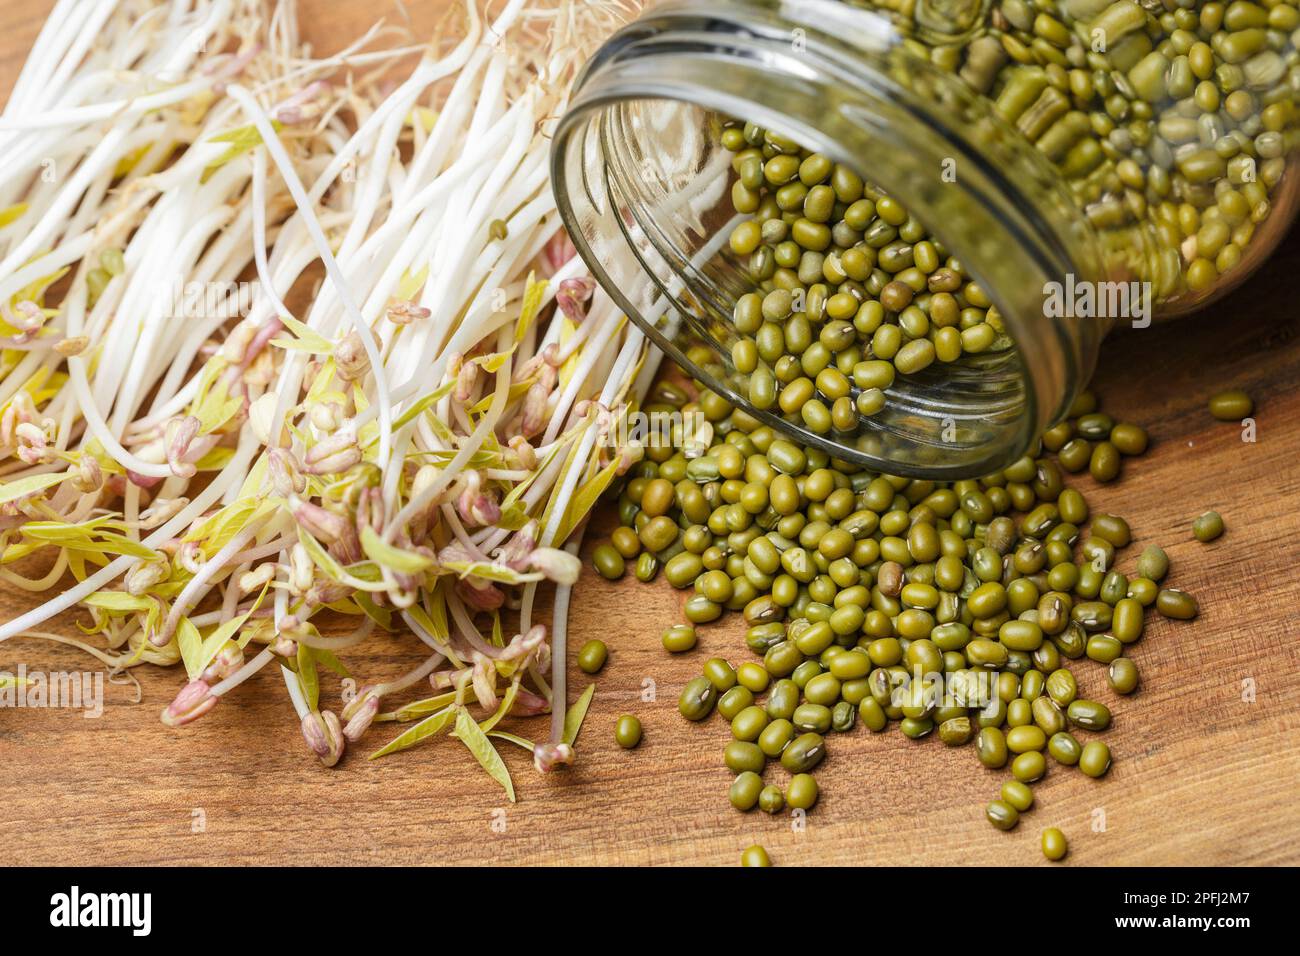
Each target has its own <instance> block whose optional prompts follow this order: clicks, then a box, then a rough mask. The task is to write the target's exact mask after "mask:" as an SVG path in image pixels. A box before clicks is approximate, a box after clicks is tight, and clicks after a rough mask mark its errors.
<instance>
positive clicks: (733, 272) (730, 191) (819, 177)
mask: <svg viewBox="0 0 1300 956" xmlns="http://www.w3.org/2000/svg"><path fill="white" fill-rule="evenodd" d="M1297 26H1300V13H1298V12H1297V9H1296V7H1294V6H1291V5H1289V4H1286V3H1275V4H1271V5H1270V4H1267V3H1263V4H1254V3H1249V2H1245V0H1236V2H1233V3H1230V4H1217V3H1192V2H1185V3H1183V4H1181V5H1179V4H1175V3H1172V2H1165V3H1161V2H1159V0H1153V2H1150V3H1147V4H1145V5H1144V4H1139V3H1135V2H1133V0H1114V2H1109V3H1106V2H1100V0H1065V2H1059V3H1057V2H1050V0H987V2H977V0H946V2H945V0H899V2H897V3H889V4H887V3H882V2H879V0H877V2H871V3H866V2H859V0H785V2H776V0H771V2H766V0H704V2H698V0H697V2H691V3H669V4H665V5H662V6H658V7H654V8H652V9H651V10H650V11H648V12H647V13H646V14H645V15H644V16H643V17H642V18H641V19H640V20H638V21H637V22H635V23H633V24H631V25H630V26H629V27H627V28H626V29H624V30H623V31H622V32H620V33H619V34H618V35H616V36H615V37H613V38H612V39H611V40H610V41H609V42H608V43H607V44H606V45H605V46H604V47H603V48H602V50H601V51H600V53H599V54H598V55H597V56H596V57H595V58H594V59H593V61H592V63H591V64H589V66H588V68H587V71H586V72H585V74H584V75H583V77H582V78H581V79H580V81H579V84H578V87H577V89H576V91H575V96H574V101H573V106H572V108H571V110H570V112H569V114H568V115H567V116H566V117H565V118H564V120H563V121H562V123H561V125H560V128H559V131H558V133H557V137H556V145H555V153H554V164H553V172H554V179H555V185H556V188H557V192H558V194H559V197H560V206H561V212H562V214H563V215H564V216H565V219H566V223H567V225H568V226H569V230H570V233H571V234H572V235H573V238H574V241H575V243H576V244H577V246H578V249H579V252H580V253H581V254H582V255H583V256H584V258H585V259H586V260H587V262H588V263H589V264H590V265H591V266H592V268H593V270H594V272H595V273H596V275H597V277H598V278H600V279H601V281H602V282H603V284H604V285H605V286H606V288H607V289H609V290H610V291H611V293H612V294H614V295H615V297H616V298H618V299H619V300H620V302H621V303H622V305H623V307H624V308H625V309H626V310H627V311H628V314H629V315H630V316H632V317H633V318H634V319H636V320H637V321H638V322H640V323H641V324H642V326H643V327H645V328H646V329H647V330H648V332H649V333H650V334H651V335H652V337H653V338H654V339H655V341H656V342H657V343H658V344H659V345H660V346H661V347H663V348H665V349H666V350H667V351H668V353H669V354H670V355H671V356H672V357H673V358H675V359H676V360H677V361H679V362H681V363H682V364H683V365H685V366H686V367H687V369H688V370H689V371H690V372H691V373H692V374H694V375H696V376H697V377H700V378H701V379H702V380H704V381H705V382H706V383H707V384H709V385H710V387H713V388H715V389H716V390H717V391H719V392H721V393H722V394H724V395H726V396H727V397H728V398H729V399H731V400H732V401H734V402H736V403H737V404H739V405H741V406H742V407H745V408H746V409H747V410H748V411H750V412H751V413H752V414H754V415H756V416H757V417H759V418H760V419H763V420H764V421H766V422H768V423H769V424H773V425H779V426H780V427H783V428H784V429H785V430H787V431H788V432H791V433H793V434H794V435H796V437H798V438H799V439H800V440H802V441H804V442H805V443H807V444H812V445H820V446H822V447H824V448H826V449H827V450H828V451H830V452H831V453H832V454H835V455H837V456H838V457H841V458H846V459H850V460H855V461H858V462H860V463H864V464H867V465H869V466H871V467H875V468H878V469H880V470H883V471H887V472H891V473H896V474H907V475H919V476H927V477H934V478H952V477H960V476H971V475H979V474H984V473H987V472H989V471H992V470H994V469H995V468H998V467H1001V466H1003V465H1005V464H1006V463H1008V462H1009V461H1012V460H1014V459H1015V458H1017V457H1019V455H1021V454H1022V453H1023V452H1024V451H1025V449H1026V448H1027V447H1028V446H1029V444H1030V443H1031V442H1032V441H1033V439H1034V437H1035V436H1036V435H1037V434H1038V433H1039V432H1040V431H1041V430H1042V428H1044V427H1045V426H1047V425H1048V424H1050V423H1051V422H1052V421H1054V420H1056V419H1057V418H1059V417H1060V415H1061V414H1063V412H1064V409H1065V408H1066V407H1068V405H1069V402H1070V401H1071V399H1072V398H1073V396H1074V394H1075V393H1076V392H1077V391H1078V390H1079V389H1080V388H1081V387H1082V386H1083V385H1084V384H1086V381H1087V379H1088V377H1089V376H1090V374H1091V370H1092V365H1093V362H1094V361H1095V357H1096V351H1097V345H1098V343H1099V341H1100V339H1101V337H1102V335H1104V334H1105V332H1106V331H1107V330H1108V329H1109V328H1110V327H1111V326H1112V325H1114V324H1116V323H1133V324H1135V325H1139V326H1141V325H1143V324H1145V323H1146V322H1147V321H1149V319H1150V317H1151V313H1152V311H1154V312H1155V313H1156V314H1173V313H1177V312H1181V311H1186V310H1188V309H1191V308H1195V307H1197V306H1200V305H1204V304H1205V303H1207V302H1208V301H1210V300H1212V299H1213V298H1215V297H1217V296H1218V295H1220V294H1222V293H1223V292H1224V291H1225V290H1226V289H1228V288H1229V287H1231V286H1232V285H1235V284H1236V283H1237V282H1239V281H1240V280H1241V278H1242V277H1244V276H1245V275H1246V274H1247V273H1248V272H1249V271H1250V269H1251V268H1252V267H1253V266H1254V265H1255V264H1257V263H1258V262H1259V261H1260V260H1261V259H1262V258H1263V257H1264V256H1266V255H1267V253H1268V252H1269V251H1271V249H1272V248H1273V246H1274V245H1275V243H1276V241H1277V239H1278V238H1279V237H1280V235H1281V233H1282V232H1283V231H1284V230H1285V228H1286V226H1287V224H1288V223H1289V221H1290V219H1291V218H1292V215H1293V211H1294V206H1295V185H1294V184H1295V180H1296V176H1295V175H1294V174H1290V173H1289V172H1288V166H1289V164H1290V163H1291V161H1292V157H1293V155H1294V152H1295V145H1296V118H1297V117H1296V111H1297V97H1298V96H1300V93H1298V92H1297V91H1298V90H1300V58H1298V57H1297V53H1296V50H1295V43H1294V36H1295V33H1296V30H1297ZM886 366H887V367H886ZM882 403H883V404H882Z"/></svg>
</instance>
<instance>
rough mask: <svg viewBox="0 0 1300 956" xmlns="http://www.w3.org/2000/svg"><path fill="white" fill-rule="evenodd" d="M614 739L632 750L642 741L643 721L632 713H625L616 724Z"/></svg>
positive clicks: (623, 746) (624, 747) (625, 748)
mask: <svg viewBox="0 0 1300 956" xmlns="http://www.w3.org/2000/svg"><path fill="white" fill-rule="evenodd" d="M614 740H615V741H617V742H618V745H619V746H620V747H622V748H623V749H624V750H631V749H632V748H633V747H635V746H637V745H638V744H639V743H641V721H639V720H637V718H636V717H634V716H632V715H631V714H624V715H623V716H622V717H620V718H619V719H618V722H617V723H616V724H615V725H614Z"/></svg>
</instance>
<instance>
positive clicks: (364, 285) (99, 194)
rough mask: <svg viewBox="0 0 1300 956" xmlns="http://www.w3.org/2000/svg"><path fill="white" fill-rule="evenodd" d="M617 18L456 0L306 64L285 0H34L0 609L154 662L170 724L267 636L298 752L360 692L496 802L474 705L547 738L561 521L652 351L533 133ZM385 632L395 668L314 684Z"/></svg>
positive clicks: (8, 271)
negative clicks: (326, 695)
mask: <svg viewBox="0 0 1300 956" xmlns="http://www.w3.org/2000/svg"><path fill="white" fill-rule="evenodd" d="M628 12H629V11H628V10H627V9H626V8H625V5H624V4H622V3H619V2H614V0H600V2H593V0H497V2H494V3H489V4H487V5H486V7H485V6H484V4H483V3H482V2H481V0H463V2H461V3H460V4H459V5H457V6H456V7H455V8H454V9H453V10H452V12H451V14H450V15H449V17H448V19H447V20H446V21H445V22H444V23H443V25H442V28H441V29H440V30H439V32H438V35H437V36H435V37H434V38H433V39H432V40H429V41H427V42H423V43H420V44H418V45H409V39H408V40H407V41H406V42H407V43H408V45H402V43H401V42H399V41H401V40H402V37H401V36H400V33H401V31H400V30H397V29H396V28H393V27H383V26H377V27H376V28H374V29H372V30H371V31H370V32H369V33H367V34H366V35H365V36H362V37H361V38H360V39H359V40H358V41H357V42H356V43H354V44H352V45H350V46H348V47H347V48H346V49H344V50H343V51H342V52H340V53H339V54H337V55H335V56H331V57H327V58H315V57H314V56H313V54H312V53H311V51H310V50H309V49H308V48H306V47H305V46H304V45H303V44H302V43H301V42H300V41H299V39H298V30H297V24H296V19H295V12H294V9H293V6H292V4H291V3H288V2H282V3H279V4H276V5H274V6H272V5H271V4H270V3H268V2H262V0H154V2H149V0H100V2H97V3H84V2H79V0H60V2H59V3H58V4H57V6H56V9H55V10H54V12H53V13H52V14H51V16H50V18H49V20H48V22H47V23H46V25H45V28H44V30H43V31H42V33H41V34H40V38H39V39H38V40H37V42H36V45H35V47H34V48H33V50H32V53H31V56H30V58H29V59H28V61H27V63H26V65H25V67H24V69H23V71H22V75H21V76H20V78H19V80H18V82H17V85H16V87H15V89H14V91H13V94H12V96H11V97H10V99H9V102H8V105H7V106H6V108H5V111H4V113H3V115H2V116H0V153H2V154H3V155H4V157H5V161H4V163H3V165H0V578H2V579H3V581H4V583H5V585H7V586H9V587H10V588H13V587H18V588H23V589H27V590H30V591H33V592H37V593H39V594H41V595H42V596H43V597H47V598H48V599H47V600H45V603H43V604H41V605H40V606H39V607H36V608H35V609H34V610H31V611H29V612H28V613H25V614H22V615H20V616H18V617H16V618H14V619H13V620H11V621H9V622H7V623H5V624H4V625H3V626H0V641H4V640H7V639H9V638H13V637H17V636H26V637H30V636H44V637H47V638H52V639H54V640H59V641H62V642H63V643H70V644H74V645H76V646H78V647H81V648H83V649H85V650H89V651H90V652H92V653H94V654H95V655H96V656H97V657H99V658H100V659H101V660H102V661H103V662H104V663H105V664H106V665H107V666H109V667H110V668H111V669H112V670H113V671H114V672H122V671H124V670H126V669H128V668H131V667H133V666H135V665H137V664H140V663H151V664H158V665H173V664H180V665H182V666H183V667H184V668H185V670H186V673H187V675H188V682H187V683H185V684H184V686H183V687H182V689H181V690H180V692H179V693H178V694H177V696H176V698H175V700H174V701H172V702H171V703H170V704H169V705H168V706H167V707H166V708H165V710H164V711H163V714H162V719H163V721H164V722H165V723H167V724H169V725H180V724H185V723H187V722H189V721H192V720H194V719H196V718H198V717H200V716H202V715H203V714H205V713H207V712H208V711H211V710H212V709H213V707H215V705H216V704H217V703H218V702H219V701H220V700H221V699H222V698H223V697H224V696H226V695H227V694H229V693H231V692H232V691H234V690H235V689H236V688H237V687H239V686H240V685H241V684H243V683H244V682H245V681H246V680H247V679H248V678H249V677H250V676H252V675H253V674H255V673H256V672H258V671H259V670H261V669H262V668H264V667H266V666H268V665H274V666H277V667H278V668H279V669H280V672H281V674H282V675H283V678H284V684H285V687H286V688H287V692H288V697H289V698H290V700H291V701H292V705H293V707H294V709H295V710H296V712H297V715H298V719H299V720H300V722H301V726H302V732H303V736H304V738H305V740H306V742H307V744H308V746H309V747H310V749H311V750H312V751H313V752H314V753H315V754H316V755H317V756H318V757H319V758H320V760H321V762H322V763H324V764H325V765H327V766H332V765H334V764H335V763H337V762H338V760H339V759H340V757H341V756H342V754H343V752H344V750H345V747H346V744H347V742H348V741H352V742H356V741H358V740H359V739H360V738H361V737H362V735H363V734H365V733H366V732H367V730H368V728H370V727H371V726H372V725H373V724H375V723H376V722H377V721H379V722H382V721H391V720H400V721H408V722H411V725H410V728H409V729H408V730H407V731H406V733H404V734H402V735H401V736H400V737H398V738H397V739H396V740H393V741H392V742H391V743H389V744H388V745H387V746H386V747H384V748H382V749H381V750H379V751H378V753H388V752H392V751H393V750H398V749H403V748H404V747H407V746H410V745H412V744H414V743H417V742H419V741H421V740H425V739H427V738H429V737H431V736H433V735H434V734H436V733H438V732H439V731H442V730H444V729H445V730H448V731H450V732H451V734H452V735H453V736H455V737H457V738H459V739H460V740H462V741H463V742H464V743H465V744H466V745H467V746H468V747H469V749H470V750H471V751H472V752H473V753H474V755H475V756H476V757H477V758H478V759H479V761H480V762H481V763H482V764H483V766H484V767H485V768H486V769H487V770H488V771H489V772H490V773H492V774H493V776H494V777H497V779H498V780H500V781H501V782H502V784H503V785H504V786H505V787H506V788H507V789H508V790H510V792H511V795H512V797H513V789H512V785H511V784H510V781H509V777H508V775H506V774H505V771H504V767H503V765H502V764H501V761H500V757H499V755H498V754H497V753H496V751H495V749H494V747H493V744H492V743H491V742H490V739H489V736H492V737H495V738H497V739H505V740H510V741H512V742H514V743H518V744H520V745H522V746H527V747H528V748H529V749H531V750H532V751H533V755H534V763H535V765H536V766H537V767H538V769H540V770H543V771H545V770H549V769H551V768H552V767H554V766H555V765H557V764H562V763H567V762H569V761H570V760H571V759H572V757H573V750H572V739H571V737H572V728H566V698H567V695H566V689H565V683H564V672H565V671H564V668H565V653H564V649H565V617H566V614H567V608H568V598H569V589H570V588H571V587H572V585H573V584H574V582H575V581H576V580H577V578H578V575H579V570H580V565H579V562H578V559H577V557H576V551H577V548H578V544H579V542H580V539H581V537H582V533H583V526H584V523H585V521H586V519H587V517H588V515H589V512H590V510H591V508H592V506H593V505H594V503H595V501H596V499H597V498H598V497H599V495H600V493H601V492H602V491H603V490H604V489H605V488H606V487H608V486H609V485H610V484H611V482H613V481H614V480H615V479H616V478H617V477H618V476H619V475H620V474H622V473H624V472H626V470H627V469H628V468H629V467H630V466H631V465H632V464H633V463H634V462H635V461H636V460H637V459H638V458H639V457H640V454H641V449H640V447H639V445H637V443H635V442H626V441H625V442H622V443H621V444H620V443H619V442H618V441H616V440H615V436H616V435H618V434H620V433H622V432H621V430H620V428H619V427H618V426H619V424H620V422H626V420H627V419H626V416H628V415H629V414H631V413H632V412H633V411H635V409H636V408H637V406H638V403H639V401H640V400H641V399H642V398H643V397H644V394H645V392H646V389H647V388H648V385H649V381H650V378H651V376H652V375H653V373H654V366H655V364H656V361H657V358H656V354H655V353H653V352H652V351H651V350H649V349H648V348H647V345H646V343H645V341H644V339H643V338H642V336H641V335H640V334H639V333H638V332H636V331H635V330H634V329H633V328H632V327H631V326H630V324H629V323H628V322H627V321H626V319H625V318H624V316H623V315H621V314H620V313H619V312H618V310H617V309H616V308H615V306H614V304H613V302H612V301H611V300H610V299H609V298H608V297H607V296H605V295H604V294H603V293H602V292H601V291H600V290H598V289H597V288H596V287H595V284H594V283H593V282H592V280H591V279H590V278H589V276H588V275H587V273H586V271H585V268H584V266H583V264H582V263H581V261H580V260H579V259H578V258H576V256H575V255H574V251H573V247H572V244H571V243H570V242H569V241H568V239H567V237H566V236H565V234H564V232H563V230H562V229H561V228H560V226H559V222H558V217H557V213H556V208H555V200H554V197H553V195H552V193H551V189H550V184H549V181H548V149H549V145H550V140H549V133H550V130H551V129H552V128H553V125H554V122H555V119H556V118H557V117H558V116H559V115H561V114H562V113H563V111H564V109H565V102H566V96H567V90H568V87H569V84H570V81H571V79H572V78H573V76H574V74H575V73H576V71H577V70H578V68H579V67H580V66H581V64H582V63H583V61H584V59H585V58H586V56H587V55H588V54H589V53H590V52H591V50H592V49H593V48H594V45H595V44H596V43H598V42H599V41H600V40H601V39H602V38H603V37H605V36H607V35H608V33H609V32H610V31H611V30H612V29H613V28H614V26H615V25H616V24H617V22H619V21H620V20H621V19H623V18H624V17H626V15H627V14H628ZM290 303H292V304H293V305H294V306H295V307H294V308H291V306H290ZM32 568H36V569H37V570H36V571H34V572H33V571H32V570H31V569H32ZM544 582H553V583H554V584H555V585H556V593H555V598H554V602H553V611H552V623H551V629H550V633H549V635H548V630H547V628H546V627H545V626H544V625H543V624H541V623H539V622H538V621H537V619H536V618H537V617H538V615H537V614H535V613H534V606H535V602H536V600H537V597H538V587H539V585H540V584H542V583H544ZM77 608H79V609H80V610H79V612H78V614H79V619H80V621H81V626H82V629H83V630H84V631H85V632H86V634H85V636H84V639H83V638H80V637H79V638H73V637H68V636H65V635H58V634H51V633H50V632H49V631H43V630H41V628H42V626H43V625H45V624H46V622H48V621H49V619H50V618H52V617H54V616H55V615H57V614H59V613H61V612H64V611H67V610H69V609H77ZM326 619H330V620H338V619H343V620H346V621H348V622H349V624H348V627H347V628H346V629H342V630H340V629H339V628H338V627H337V626H334V627H331V628H327V631H328V633H322V631H321V630H320V629H319V625H320V624H321V622H322V621H324V620H326ZM508 622H509V623H508ZM385 632H391V633H392V634H395V635H399V636H400V638H401V639H404V640H411V641H419V642H422V643H423V644H424V645H426V647H425V654H426V655H427V656H425V659H424V660H423V662H422V663H421V664H420V665H419V666H418V667H416V668H415V669H413V670H411V671H410V672H409V673H407V674H405V675H404V676H402V677H400V678H398V679H396V680H390V681H385V682H382V683H370V684H365V683H361V685H360V687H359V689H358V690H357V691H356V693H355V694H354V695H352V696H351V697H350V699H348V700H347V702H346V706H344V708H343V709H342V711H341V713H340V714H337V715H336V714H335V713H333V712H331V711H329V710H323V709H321V708H320V706H319V687H320V680H321V673H322V669H324V670H328V671H335V672H337V673H339V674H343V675H347V674H349V671H348V670H347V667H346V663H345V661H346V656H347V655H346V652H347V651H348V649H349V648H352V647H355V646H356V645H358V644H360V643H361V642H363V641H366V640H367V639H369V638H371V637H372V635H378V634H382V633H385ZM511 634H513V636H509V635H511ZM422 686H423V692H422V691H421V690H420V688H421V687H422ZM430 691H431V695H430V693H429V692H430ZM422 693H423V696H422ZM386 708H388V709H386ZM548 711H549V713H550V714H551V731H550V734H549V736H548V737H547V738H546V739H544V740H542V741H539V742H536V743H534V742H533V741H529V740H525V739H524V738H522V737H518V736H515V735H513V734H509V733H506V732H504V731H501V730H498V729H496V728H497V724H498V722H499V721H501V720H502V719H503V718H505V717H507V716H520V715H531V714H538V713H545V712H548ZM416 721H418V722H416Z"/></svg>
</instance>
